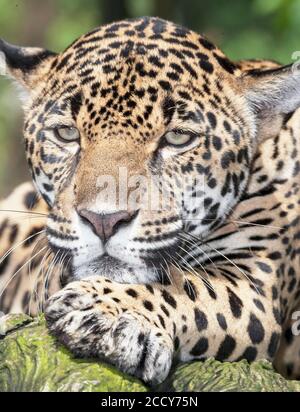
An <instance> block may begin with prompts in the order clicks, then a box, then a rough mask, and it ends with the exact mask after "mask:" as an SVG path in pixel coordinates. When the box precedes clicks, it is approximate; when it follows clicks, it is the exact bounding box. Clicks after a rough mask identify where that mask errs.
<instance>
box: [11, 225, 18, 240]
mask: <svg viewBox="0 0 300 412" xmlns="http://www.w3.org/2000/svg"><path fill="white" fill-rule="evenodd" d="M18 232H19V228H18V225H12V226H11V231H10V234H9V241H10V243H14V241H15V240H16V237H17V236H18Z"/></svg>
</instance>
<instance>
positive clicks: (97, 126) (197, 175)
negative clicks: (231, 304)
mask: <svg viewBox="0 0 300 412" xmlns="http://www.w3.org/2000/svg"><path fill="white" fill-rule="evenodd" d="M12 47H13V46H9V45H7V44H6V43H5V47H4V46H2V49H4V52H5V54H6V59H7V61H8V62H9V64H10V71H11V73H13V75H14V76H15V77H18V76H19V78H21V83H23V85H25V88H27V90H28V89H30V97H29V99H28V100H27V103H26V105H25V128H24V135H25V142H26V153H27V158H28V162H29V165H30V168H31V171H32V176H33V180H34V182H35V183H36V186H37V187H38V190H39V192H40V193H41V195H42V196H43V197H44V199H45V200H46V202H47V203H48V204H49V206H50V208H51V211H50V214H49V217H48V222H47V235H48V239H49V243H50V245H51V246H52V247H53V249H54V251H56V252H59V253H63V254H64V256H67V257H68V259H69V262H70V267H71V273H72V275H71V279H81V278H84V277H86V276H90V275H92V274H97V275H103V276H105V277H107V278H111V279H113V280H115V281H118V282H126V283H149V282H154V281H166V280H167V279H168V277H169V272H168V269H167V267H168V266H169V265H171V264H174V265H178V264H179V265H180V264H181V263H182V262H181V263H180V258H181V256H182V254H183V253H186V252H187V251H188V242H189V239H191V237H193V238H194V239H200V241H203V240H205V238H206V236H207V235H208V234H209V233H210V232H211V231H212V230H213V229H214V228H215V227H217V226H218V225H220V224H221V223H222V221H223V220H224V219H225V217H226V216H227V214H228V213H229V212H230V211H231V210H232V208H233V207H234V206H235V204H236V203H237V202H238V200H239V198H240V196H241V194H242V192H243V190H244V188H245V186H246V184H247V180H248V176H249V170H250V164H251V158H252V156H253V152H254V149H255V145H256V142H257V136H258V134H259V127H260V122H261V119H265V118H266V116H263V115H262V113H264V112H262V110H261V109H260V106H259V105H261V106H262V104H261V101H263V99H262V97H261V96H262V91H261V90H265V86H263V87H262V88H261V90H260V88H259V86H255V87H253V85H252V84H253V82H257V84H258V80H257V79H256V78H257V75H255V76H254V75H253V76H252V77H251V78H250V77H249V78H244V77H243V76H242V74H241V72H240V70H239V68H238V65H234V64H233V63H231V62H230V61H229V60H228V59H227V58H226V57H225V56H224V55H223V53H222V52H221V51H220V50H218V49H217V48H216V47H215V46H214V45H212V44H211V43H210V42H209V41H207V40H206V39H205V38H203V37H202V36H199V35H198V34H196V33H193V32H191V31H189V30H187V29H184V28H181V27H179V26H176V25H174V24H172V23H168V22H165V21H162V20H160V19H156V18H143V19H138V20H131V21H123V22H120V23H115V24H111V25H107V26H103V27H100V28H99V29H96V30H95V31H93V32H91V33H89V34H87V35H85V36H82V37H81V38H80V39H78V40H77V41H75V42H74V43H73V44H72V45H71V46H70V47H69V48H67V49H66V50H65V51H64V52H63V53H61V54H53V53H49V52H45V51H42V50H40V49H21V50H19V49H18V51H16V48H15V49H14V50H13V49H12ZM20 59H21V60H22V62H23V63H22V64H21V63H20ZM26 59H27V66H26V67H25V66H24V61H25V60H26ZM267 77H268V76H265V77H263V81H265V80H266V78H267ZM248 90H251V93H250V92H249V93H248ZM246 91H247V92H246ZM247 93H248V99H247ZM256 94H257V95H258V97H257V102H256V100H255V99H256V97H255V96H256ZM259 98H260V100H259ZM256 103H257V104H256ZM285 110H286V109H285ZM270 112H271V111H270ZM258 114H259V115H258ZM178 262H179V263H178Z"/></svg>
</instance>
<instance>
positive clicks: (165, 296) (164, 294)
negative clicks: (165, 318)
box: [162, 289, 177, 309]
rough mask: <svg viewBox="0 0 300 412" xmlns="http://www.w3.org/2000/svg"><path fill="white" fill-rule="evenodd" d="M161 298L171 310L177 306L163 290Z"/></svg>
mask: <svg viewBox="0 0 300 412" xmlns="http://www.w3.org/2000/svg"><path fill="white" fill-rule="evenodd" d="M162 297H163V298H164V300H165V301H166V302H167V303H168V304H169V305H170V306H172V308H174V309H176V307H177V304H176V301H175V299H174V298H173V297H172V296H171V295H170V293H169V292H167V291H166V290H165V289H164V290H163V291H162Z"/></svg>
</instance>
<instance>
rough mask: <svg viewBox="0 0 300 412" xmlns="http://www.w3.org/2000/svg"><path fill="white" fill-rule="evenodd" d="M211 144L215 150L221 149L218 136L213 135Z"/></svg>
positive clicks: (220, 141)
mask: <svg viewBox="0 0 300 412" xmlns="http://www.w3.org/2000/svg"><path fill="white" fill-rule="evenodd" d="M212 142H213V146H214V148H215V149H216V150H218V151H219V150H221V149H222V140H221V139H220V138H219V137H218V136H213V140H212Z"/></svg>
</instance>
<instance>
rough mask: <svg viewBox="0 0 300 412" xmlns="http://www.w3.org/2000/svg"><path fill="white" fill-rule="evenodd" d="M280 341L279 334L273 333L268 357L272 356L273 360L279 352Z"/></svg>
mask: <svg viewBox="0 0 300 412" xmlns="http://www.w3.org/2000/svg"><path fill="white" fill-rule="evenodd" d="M279 339H280V335H279V333H276V332H273V333H272V336H271V339H270V343H269V346H268V355H269V356H270V358H273V357H274V355H275V353H276V351H277V348H278V344H279Z"/></svg>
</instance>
